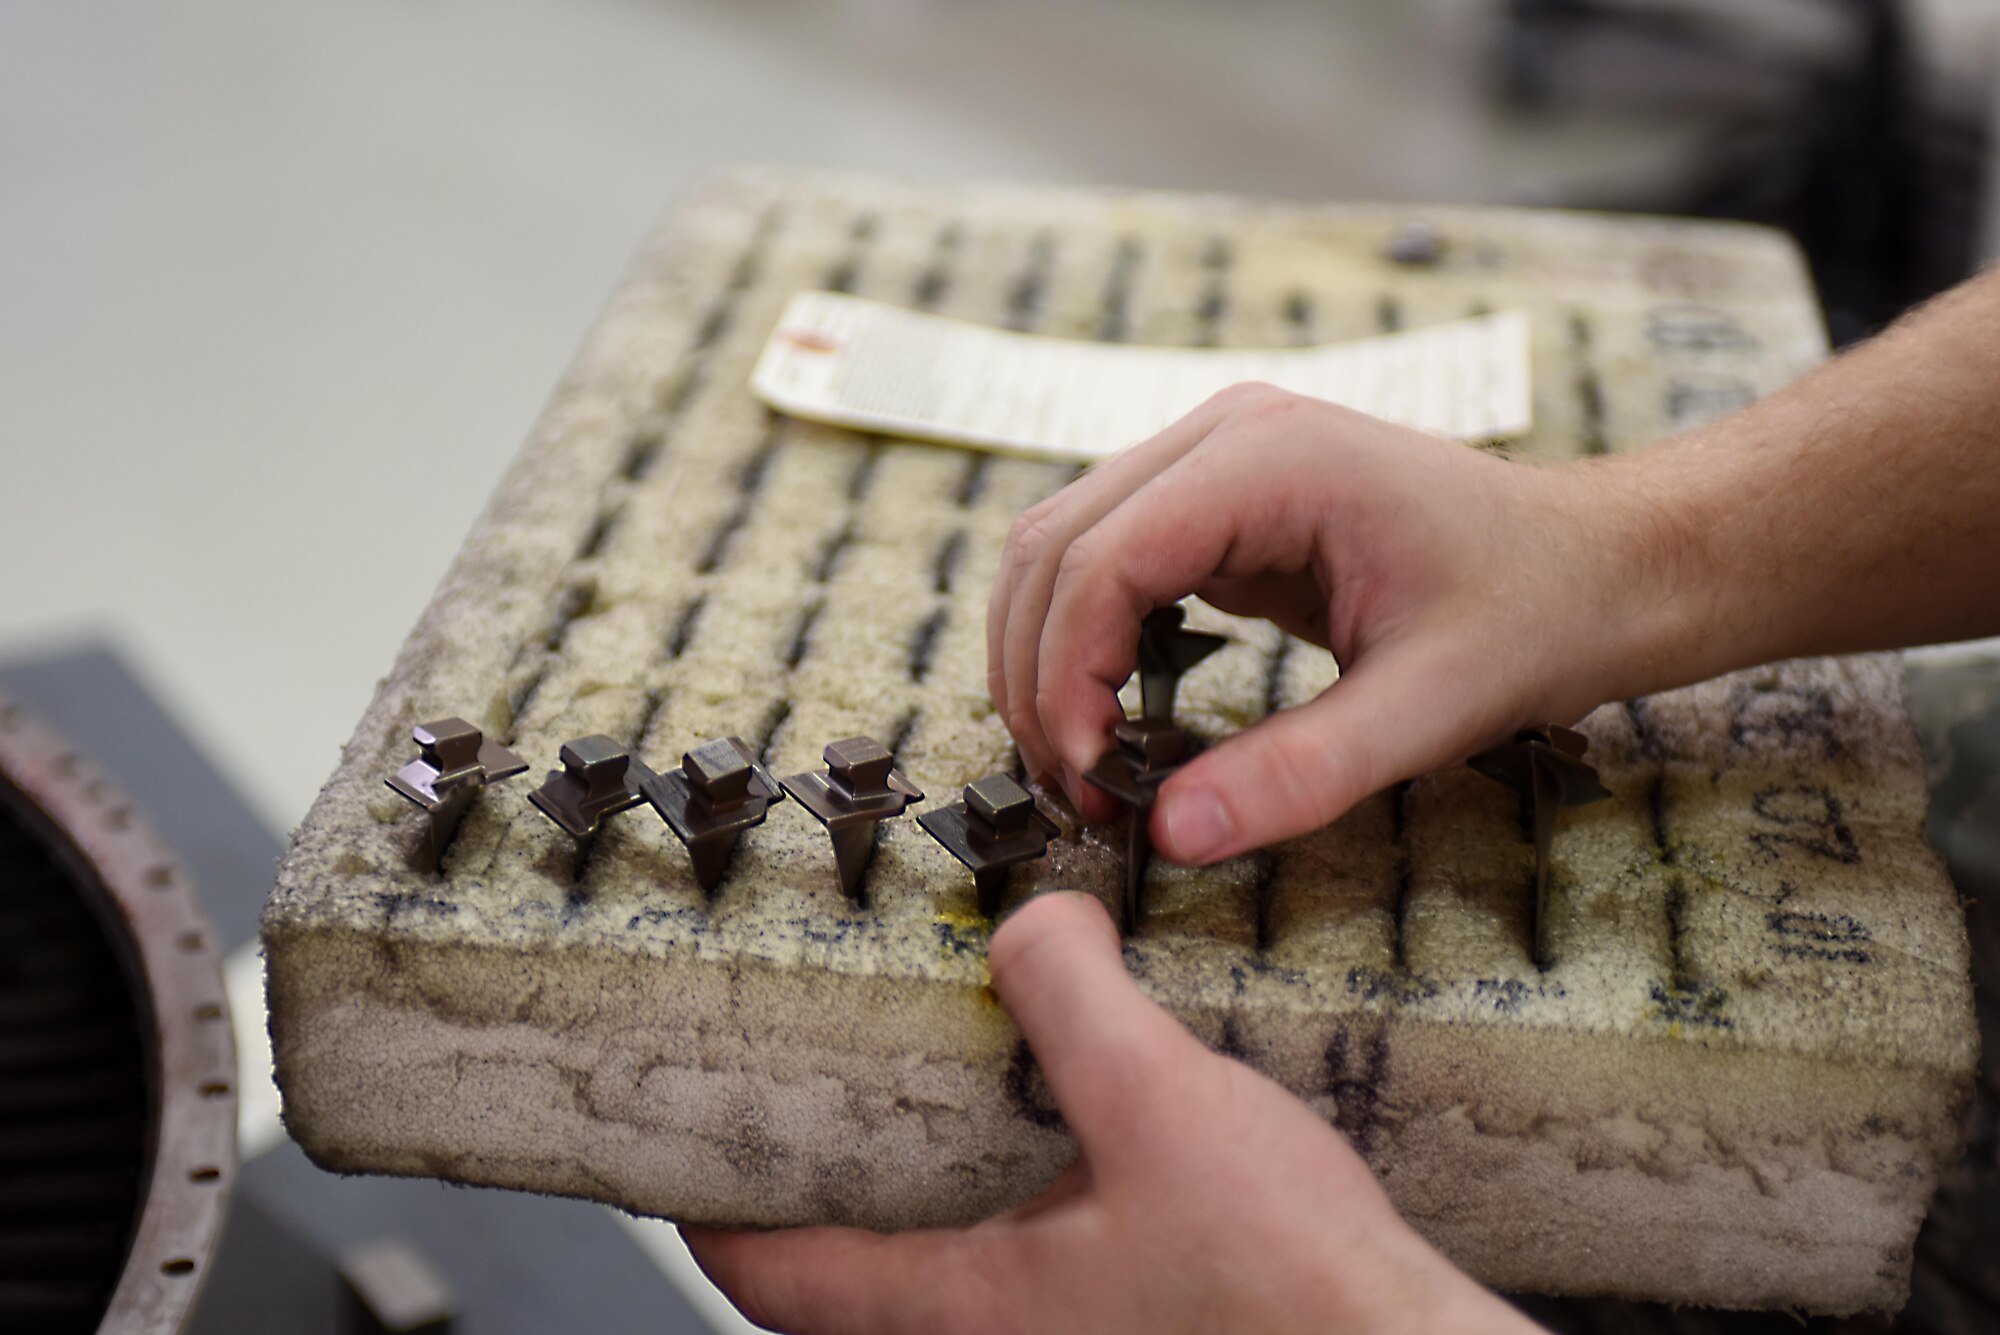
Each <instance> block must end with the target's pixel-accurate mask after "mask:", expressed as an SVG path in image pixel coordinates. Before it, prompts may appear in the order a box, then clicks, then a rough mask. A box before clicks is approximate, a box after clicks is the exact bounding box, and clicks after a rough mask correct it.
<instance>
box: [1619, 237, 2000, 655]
mask: <svg viewBox="0 0 2000 1335" xmlns="http://www.w3.org/2000/svg"><path fill="white" fill-rule="evenodd" d="M1593 485H1594V486H1596V487H1599V488H1602V493H1601V494H1604V495H1606V496H1608V497H1612V498H1615V502H1614V506H1613V508H1614V511H1615V512H1616V513H1617V515H1618V518H1617V519H1616V521H1615V522H1616V523H1618V524H1619V526H1620V527H1621V529H1622V530H1623V531H1624V532H1625V533H1626V535H1627V539H1626V540H1627V541H1628V543H1629V544H1630V545H1632V546H1635V547H1637V548H1639V549H1640V550H1639V551H1638V552H1637V554H1636V555H1635V557H1634V562H1635V565H1637V566H1640V567H1643V568H1645V569H1646V570H1647V571H1648V575H1647V581H1648V583H1647V584H1646V586H1645V587H1646V588H1647V589H1648V590H1650V591H1651V593H1652V596H1653V598H1654V601H1653V603H1652V607H1655V608H1657V609H1659V611H1660V615H1658V616H1654V617H1652V619H1651V621H1650V622H1649V623H1648V625H1647V626H1646V627H1644V628H1641V629H1639V630H1637V631H1636V632H1635V634H1634V653H1633V655H1632V657H1631V660H1630V661H1629V662H1628V664H1627V667H1626V673H1627V675H1628V676H1629V677H1630V680H1627V681H1621V682H1619V683H1618V686H1619V687H1620V689H1621V691H1622V692H1623V693H1627V694H1630V693H1636V692H1638V691H1641V690H1651V689H1657V688H1660V687H1664V686H1670V685H1676V684H1679V683H1681V682H1685V681H1690V680H1697V679H1700V678H1703V677H1707V676H1712V675H1714V674H1716V673H1719V672H1724V671H1728V670H1730V669H1733V668H1737V667H1742V666H1745V665H1747V664H1750V663H1757V662H1766V661H1770V660H1774V659H1781V658H1791V657H1798V656H1802V655H1808V654H1833V653H1852V652H1859V651H1864V650H1870V649H1883V648H1893V647H1898V646H1902V645H1910V644H1924V643H1933V642H1937V641H1945V640H1955V639H1965V638H1969V637H1973V636H1978V635H1991V634H2000V272H1995V273H1988V274H1985V275H1983V276H1981V277H1979V278H1977V279H1974V280H1973V281H1971V282H1968V283H1966V284H1965V285H1963V286H1961V287H1960V288H1958V289H1956V290H1954V291H1952V292H1950V293H1948V294H1946V295H1945V296H1944V297H1941V298H1939V299H1938V300H1937V301H1935V302H1933V303H1931V304H1930V305H1928V306H1926V307H1924V308H1922V309H1920V310H1918V311H1917V312H1915V313H1913V314H1912V315H1910V316H1908V317H1906V318H1905V319H1904V320H1903V321H1902V322H1900V323H1899V324H1897V325H1896V326H1895V327H1894V328H1892V329H1890V330H1889V331H1887V332H1886V333H1884V334H1883V335H1881V336H1880V337H1878V338H1876V339H1873V340H1871V341H1869V342H1868V343H1866V344H1863V345H1861V346H1859V347H1857V348H1855V349H1853V350H1852V351H1850V352H1848V353H1847V354H1845V355H1843V356H1841V357H1839V358H1837V359H1835V360H1834V361H1832V362H1830V363H1828V364H1827V365H1826V366H1824V367H1821V368H1820V369H1819V370H1817V371H1815V372H1814V373H1813V374H1811V375H1809V376H1806V377H1805V378H1803V379H1802V380H1800V381H1799V382H1797V383H1796V384H1794V385H1792V386H1790V387H1789V388H1787V389H1785V390H1783V391H1781V392H1779V393H1777V394H1775V395H1773V396H1771V397H1770V398H1768V399H1766V400H1764V401H1763V402H1761V403H1759V404H1757V405H1756V406H1754V407H1752V408H1750V409H1748V410H1747V411H1745V412H1742V413H1739V414H1737V415H1735V416H1734V417H1731V418H1728V419H1725V420H1724V421H1721V422H1718V423H1715V424H1714V425H1712V426H1710V427H1708V428H1705V429H1703V430H1701V431H1698V432H1694V433H1690V434H1689V435H1687V436H1683V437H1679V438H1676V439H1674V440H1671V441H1666V442H1662V443H1661V444H1660V445H1659V446H1656V447H1653V448H1651V449H1647V450H1642V451H1639V452H1637V453H1635V454H1632V455H1629V456H1623V457H1620V458H1614V459H1611V460H1606V461H1605V462H1604V464H1603V465H1602V466H1601V468H1600V469H1599V471H1598V473H1597V475H1596V477H1595V478H1594V479H1593Z"/></svg>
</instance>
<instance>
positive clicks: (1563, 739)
mask: <svg viewBox="0 0 2000 1335" xmlns="http://www.w3.org/2000/svg"><path fill="white" fill-rule="evenodd" d="M1589 749H1590V740H1589V739H1588V738H1587V737H1585V736H1584V735H1583V734H1582V733H1580V732H1578V731H1576V730H1575V729H1574V728H1565V727H1563V726H1561V725H1560V724H1556V723H1551V724H1548V725H1546V726H1544V727H1540V728H1525V729H1523V730H1522V731H1520V732H1518V733H1515V734H1514V740H1513V741H1511V742H1507V743H1505V744H1504V745H1501V746H1496V747H1494V748H1492V749H1491V750H1488V751H1482V752H1480V753H1479V754H1478V755H1476V756H1474V757H1472V759H1471V760H1469V761H1467V762H1466V763H1467V764H1469V765H1471V766H1472V768H1474V769H1476V770H1478V771H1479V772H1480V773H1481V774H1484V775H1485V776H1486V777H1487V778H1489V779H1495V780H1497V781H1499V782H1501V783H1504V784H1506V785H1507V786H1508V787H1509V788H1512V789H1513V790H1514V791H1515V792H1517V793H1519V794H1520V795H1521V823H1522V825H1523V826H1524V827H1525V828H1526V829H1527V830H1528V831H1529V833H1530V835H1531V837H1532V838H1533V839H1534V841H1535V963H1536V964H1537V965H1539V966H1540V967H1542V968H1544V969H1546V968H1548V967H1549V964H1550V963H1551V959H1550V952H1549V851H1550V848H1551V847H1552V846H1553V845H1554V843H1555V837H1556V816H1557V814H1558V813H1559V812H1561V811H1562V809H1563V808H1564V807H1580V806H1585V805H1587V804H1589V803H1591V802H1598V801H1602V800H1603V799H1604V798H1607V797H1609V796H1611V791H1610V789H1608V788H1606V787H1605V786H1604V785H1603V784H1602V783H1601V782H1599V781H1598V777H1597V770H1596V769H1595V768H1594V767H1593V766H1592V765H1590V764H1589V762H1587V761H1585V760H1584V758H1583V755H1584V752H1585V751H1587V750H1589Z"/></svg>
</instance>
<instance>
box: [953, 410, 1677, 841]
mask: <svg viewBox="0 0 2000 1335" xmlns="http://www.w3.org/2000/svg"><path fill="white" fill-rule="evenodd" d="M1601 475H1602V470H1599V469H1593V468H1592V467H1591V466H1589V465H1581V466H1579V465H1571V466H1564V467H1554V468H1551V467H1544V466H1537V465H1534V464H1530V463H1523V462H1515V461H1510V460H1503V459H1500V458H1496V457H1494V456H1491V455H1488V454H1485V453H1483V452H1481V451H1478V450H1474V449H1471V448H1468V447H1466V446H1464V445H1459V444H1455V443H1452V442H1448V441H1444V440H1440V439H1437V438H1435V437H1431V436H1425V435H1422V434H1419V433H1417V432H1414V431H1410V430H1406V429H1404V428H1401V427H1396V426H1392V425H1390V424H1388V423H1386V422H1382V421H1378V420H1376V419H1374V418H1370V417H1365V416H1363V415H1361V414H1359V413H1355V412H1350V411H1348V410H1347V409H1344V408H1339V407H1336V406H1334V405H1332V404H1329V403H1322V402H1320V401H1318V400H1314V399H1307V398H1302V397H1300V396H1298V395H1295V394H1288V393H1285V392H1283V391H1280V390H1276V389H1273V388H1271V387H1270V386H1267V385H1238V386H1236V387H1235V388H1233V389H1229V390H1225V391H1224V392H1223V393H1221V394H1218V395H1216V396H1215V397H1214V398H1213V399H1210V400H1209V401H1208V402H1207V403H1205V404H1203V405H1202V406H1201V407H1199V408H1197V409H1196V410H1195V411H1194V412H1192V413H1190V414H1189V415H1188V416H1186V417H1185V418H1182V419H1181V420H1180V421H1178V422H1176V423H1174V424H1173V425H1172V426H1170V427H1168V428H1167V429H1166V430H1165V431H1163V432H1161V433H1160V434H1159V435H1157V436H1155V437H1153V438H1152V439H1151V440H1148V441H1146V442H1144V443H1143V444H1140V445H1137V446H1135V447H1133V448H1132V449H1131V450H1129V451H1127V452H1125V453H1124V454H1121V455H1119V456H1117V457H1115V458H1113V459H1110V460H1108V461H1107V462H1105V463H1103V464H1100V465H1099V466H1097V467H1095V468H1093V469H1091V471H1090V472H1088V473H1086V474H1085V475H1084V476H1083V477H1081V478H1079V479H1078V480H1077V481H1076V482H1074V483H1072V484H1071V485H1070V486H1068V487H1066V488H1064V489H1063V490H1062V491H1061V492H1059V493H1057V494H1056V495H1055V496H1053V497H1051V498H1050V499H1049V500H1047V501H1045V502H1043V503H1042V504H1040V505H1038V506H1036V507H1034V508H1033V509H1031V510H1029V511H1027V512H1026V513H1025V514H1023V515H1022V516H1021V518H1020V520H1019V522H1017V523H1016V524H1015V526H1014V530H1013V532H1012V533H1011V534H1010V535H1009V537H1008V540H1007V547H1006V551H1005V554H1004V556H1003V558H1002V561H1001V571H1000V577H999V580H998V582H997V584H996V585H995V587H994V590H993V597H992V602H991V604H990V606H989V608H988V612H987V662H988V674H989V686H990V689H991V691H992V695H993V702H994V704H995V705H996V706H997V707H998V708H999V710H1000V711H1001V714H1002V715H1003V717H1004V718H1005V720H1006V722H1007V725H1008V727H1009V728H1010V729H1011V730H1012V731H1013V734H1014V738H1015V740H1016V742H1017V743H1018V744H1019V745H1020V748H1021V754H1022V758H1023V760H1024V761H1025V762H1026V764H1027V765H1028V767H1029V769H1030V771H1031V772H1033V773H1035V774H1037V775H1038V776H1042V777H1044V778H1059V779H1060V780H1061V782H1062V785H1063V788H1064V790H1065V791H1066V792H1067V793H1068V794H1069V797H1070V800H1071V801H1072V802H1073V803H1075V804H1076V805H1077V806H1078V807H1079V809H1081V810H1082V811H1083V812H1084V813H1085V815H1087V816H1091V817H1100V816H1103V815H1107V814H1109V811H1110V806H1109V803H1108V799H1107V798H1106V797H1105V795H1104V794H1101V793H1098V792H1096V791H1095V790H1094V789H1091V788H1090V787H1089V786H1088V785H1086V784H1084V783H1082V782H1081V776H1082V774H1083V773H1084V771H1086V770H1087V769H1089V768H1090V766H1091V765H1092V764H1093V763H1095V761H1096V760H1097V758H1098V756H1099V755H1100V754H1101V753H1102V752H1103V750H1104V748H1105V746H1106V745H1107V744H1108V741H1109V736H1110V731H1111V726H1112V724H1113V723H1115V722H1116V721H1117V720H1118V719H1119V718H1121V717H1122V716H1123V714H1122V710H1121V709H1120V707H1119V704H1118V700H1117V692H1118V688H1119V686H1120V685H1121V684H1122V683H1123V682H1124V681H1125V680H1126V678H1127V677H1129V676H1130V675H1131V672H1132V667H1133V661H1134V657H1135V653H1136V645H1137V641H1138V636H1139V623H1140V620H1141V618H1142V617H1144V616H1145V614H1146V613H1147V612H1149V611H1151V610H1152V609H1153V608H1155V607H1158V606H1162V605H1164V604H1167V603H1172V602H1174V601H1176V600H1178V599H1180V598H1182V597H1184V596H1186V595H1188V594H1199V595H1200V596H1201V597H1203V598H1205V599H1206V600H1208V601H1209V602H1210V603H1212V604H1214V605H1215V606H1216V607H1219V608H1221V609H1222V610H1224V611H1227V612H1233V613H1237V614H1240V615H1245V616H1256V617H1265V618H1268V619H1270V620H1272V621H1274V622H1276V623H1277V624H1278V625H1279V626H1280V627H1281V628H1282V629H1284V630H1286V631H1288V632H1290V633H1291V634H1293V635H1297V636H1299V637H1301V638H1303V639H1306V640H1310V641H1312V642H1313V643H1316V644H1319V645H1322V646H1324V647H1325V648H1327V649H1330V650H1331V651H1332V652H1333V655H1334V657H1335V658H1336V659H1337V660H1338V661H1339V663H1340V665H1341V669H1342V675H1341V679H1340V680H1339V681H1338V682H1337V683H1336V684H1335V685H1334V686H1332V687H1331V688H1330V689H1328V690H1327V691H1326V692H1324V693H1323V694H1321V695H1320V696H1319V698H1317V699H1316V700H1313V701H1312V702H1310V703H1308V704H1306V705H1304V706H1301V707H1299V708H1297V709H1291V710H1285V711H1282V712H1280V713H1277V714H1274V715H1272V716H1271V717H1270V718H1268V719H1266V720H1264V721H1262V722H1260V723H1258V724H1257V725H1256V726H1255V727H1252V728H1249V729H1247V730H1246V731H1244V732H1242V733H1240V734H1238V735H1237V736H1234V737H1231V738H1229V739H1227V740H1225V741H1224V742H1222V743H1221V744H1220V745H1218V746H1215V747H1214V748H1212V749H1210V750H1209V751H1207V752H1205V753H1204V754H1202V755H1201V756H1200V757H1198V758H1197V759H1196V760H1194V761H1193V762H1192V763H1190V764H1189V765H1187V766H1186V767H1185V768H1184V769H1182V770H1181V771H1180V772H1179V773H1177V774H1176V775H1175V776H1174V777H1173V778H1171V779H1170V780H1168V781H1167V783H1166V785H1165V786H1164V787H1163V788H1162V789H1161V792H1160V797H1159V800H1158V803H1157V805H1156V807H1155V810H1154V814H1153V826H1152V837H1153V840H1154V842H1155V844H1156V846H1158V847H1159V848H1160V849H1161V850H1162V851H1163V852H1164V853H1165V854H1166V855H1167V856H1168V857H1170V858H1172V859H1174V860H1175V861H1177V862H1184V863H1205V862H1212V861H1215V860H1217V859H1219V858H1224V857H1229V856H1232V855H1234V854H1236V853H1241V852H1243V851H1245V850H1247V849H1250V848H1255V847H1259V846H1261V845H1264V844H1268V843H1273V842H1275V841H1277V840H1279V839H1284V838H1288V837H1290V836H1292V835H1296V834H1302V833H1304V832H1306V831H1308V830H1312V829H1316V828H1318V827H1319V826H1321V825H1324V824H1326V823H1328V822H1329V821H1332V820H1333V819H1334V818H1336V817H1337V816H1339V815H1340V814H1341V813H1343V812H1344V811H1346V810H1347V809H1348V808H1349V807H1351V806H1353V805H1354V803H1356V802H1358V801H1359V800H1360V799H1361V798H1363V797H1365V796H1367V795H1368V794H1369V793H1371V792H1374V791H1376V790H1377V789H1380V788H1383V787H1386V786H1387V785H1389V784H1391V783H1393V782H1395V781H1397V780H1399V779H1405V778H1410V777H1413V776H1415V775H1418V774H1423V773H1427V772H1429V771H1431V770H1434V769H1438V768H1441V767H1443V766H1445V765H1448V764H1451V763H1453V762H1455V761H1458V760H1462V759H1464V758H1465V757H1466V756H1468V755H1470V754H1472V753H1473V752H1475V751H1477V750H1479V749H1481V748H1482V747H1484V746H1486V745H1490V744H1493V743H1495V742H1498V741H1500V740H1502V739H1504V738H1505V737H1506V736H1507V735H1509V734H1510V733H1511V732H1513V731H1514V730H1515V729H1517V728H1520V727H1523V726H1526V725H1529V724H1534V723H1542V722H1562V723H1568V722H1572V721H1574V720H1575V719H1577V718H1580V717H1581V716H1582V715H1583V714H1585V713H1586V712H1588V711H1589V710H1590V709H1592V708H1593V707H1595V706H1596V705H1598V704H1599V703H1601V702H1603V701H1604V700H1606V699H1611V698H1616V697H1617V696H1618V695H1619V693H1620V691H1621V688H1623V687H1624V686H1626V685H1628V684H1630V683H1632V682H1635V681H1639V680H1650V678H1649V677H1647V676H1646V673H1647V671H1649V670H1651V669H1653V668H1655V667H1656V666H1657V665H1656V664H1654V663H1653V662H1652V660H1653V659H1655V658H1657V657H1658V656H1659V652H1660V649H1661V647H1662V646H1671V645H1672V644H1673V643H1674V634H1675V629H1676V628H1675V624H1674V618H1673V617H1671V616H1667V615H1665V614H1664V613H1665V612H1666V610H1667V608H1668V604H1670V603H1671V602H1672V598H1671V596H1670V594H1671V590H1670V588H1669V580H1668V574H1669V573H1670V567H1671V561H1670V560H1666V559H1663V558H1665V557H1669V556H1671V554H1672V546H1671V543H1670V542H1669V540H1668V538H1667V536H1666V535H1665V534H1664V533H1662V532H1660V531H1659V530H1660V528H1661V521H1659V520H1657V519H1654V518H1651V517H1649V516H1648V514H1647V512H1646V511H1645V510H1644V509H1643V508H1642V507H1640V506H1637V505H1635V504H1633V503H1632V495H1631V493H1632V490H1633V489H1632V488H1630V487H1620V488H1613V487H1609V486H1606V485H1603V484H1601V483H1600V482H1599V481H1598V479H1599V477H1600V476H1601Z"/></svg>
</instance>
